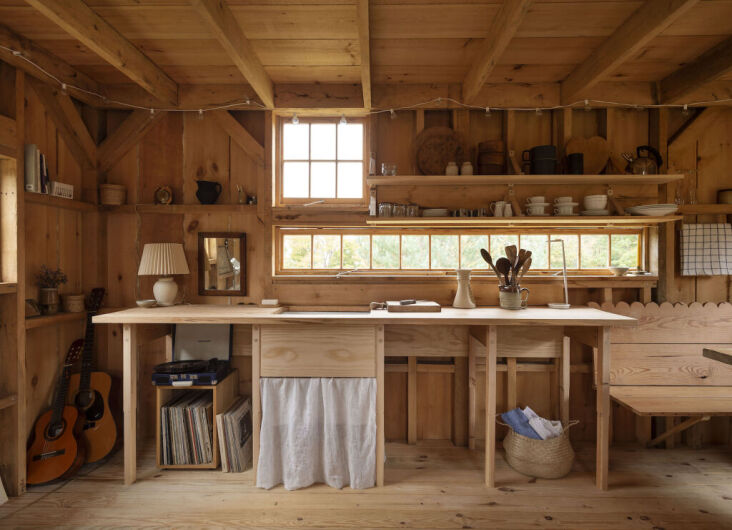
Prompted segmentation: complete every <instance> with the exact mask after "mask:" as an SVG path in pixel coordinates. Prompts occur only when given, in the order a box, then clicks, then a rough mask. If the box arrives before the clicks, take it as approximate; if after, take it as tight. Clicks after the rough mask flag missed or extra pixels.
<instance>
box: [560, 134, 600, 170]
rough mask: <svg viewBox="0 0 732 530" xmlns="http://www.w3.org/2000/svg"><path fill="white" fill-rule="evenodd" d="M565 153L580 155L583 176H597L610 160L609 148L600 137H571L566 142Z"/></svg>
mask: <svg viewBox="0 0 732 530" xmlns="http://www.w3.org/2000/svg"><path fill="white" fill-rule="evenodd" d="M565 153H566V154H568V155H571V154H572V153H582V155H583V156H582V160H583V164H584V172H585V175H599V174H600V172H601V171H602V170H603V169H605V166H606V165H607V160H608V158H610V148H609V147H608V145H607V140H605V138H603V137H602V136H593V137H592V138H579V137H576V136H575V137H573V138H570V139H569V140H568V141H567V145H566V146H565Z"/></svg>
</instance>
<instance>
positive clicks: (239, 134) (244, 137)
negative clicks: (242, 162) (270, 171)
mask: <svg viewBox="0 0 732 530" xmlns="http://www.w3.org/2000/svg"><path fill="white" fill-rule="evenodd" d="M212 113H213V115H214V117H215V118H216V120H218V122H219V125H221V127H222V128H223V129H224V130H225V131H226V133H227V134H228V135H229V136H231V139H232V140H233V141H234V142H235V143H236V144H237V145H238V146H239V147H241V148H242V149H244V151H245V152H246V153H247V154H248V155H249V156H251V157H252V158H254V159H255V160H256V161H257V162H258V163H259V164H261V165H264V147H262V144H260V143H259V142H257V140H255V139H254V137H253V136H252V135H251V134H249V131H247V130H246V129H245V128H244V126H243V125H242V124H241V123H239V122H238V121H237V120H236V118H234V116H232V115H231V113H230V112H229V111H228V110H215V111H213V112H212Z"/></svg>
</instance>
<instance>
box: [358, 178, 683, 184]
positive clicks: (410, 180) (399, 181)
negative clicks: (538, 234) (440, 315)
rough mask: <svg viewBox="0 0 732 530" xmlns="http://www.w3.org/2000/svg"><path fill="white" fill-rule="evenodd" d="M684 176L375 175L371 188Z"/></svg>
mask: <svg viewBox="0 0 732 530" xmlns="http://www.w3.org/2000/svg"><path fill="white" fill-rule="evenodd" d="M683 178H684V176H683V175H456V176H446V175H396V176H391V177H382V176H372V177H368V178H367V179H366V182H367V183H368V185H369V186H505V185H507V184H541V185H544V186H551V185H566V184H667V183H669V182H673V181H676V180H681V179H683Z"/></svg>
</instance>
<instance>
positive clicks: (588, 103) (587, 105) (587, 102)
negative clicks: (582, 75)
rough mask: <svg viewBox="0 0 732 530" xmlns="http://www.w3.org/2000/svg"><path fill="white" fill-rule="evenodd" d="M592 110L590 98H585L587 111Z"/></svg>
mask: <svg viewBox="0 0 732 530" xmlns="http://www.w3.org/2000/svg"><path fill="white" fill-rule="evenodd" d="M591 110H592V107H590V100H589V99H586V100H585V112H590V111H591Z"/></svg>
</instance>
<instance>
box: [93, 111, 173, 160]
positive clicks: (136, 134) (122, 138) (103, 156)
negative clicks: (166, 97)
mask: <svg viewBox="0 0 732 530" xmlns="http://www.w3.org/2000/svg"><path fill="white" fill-rule="evenodd" d="M163 114H164V113H163V112H156V113H155V114H150V112H149V111H147V110H135V111H133V112H132V114H130V115H129V116H128V117H127V119H126V120H125V121H123V122H122V124H121V125H120V126H119V127H117V129H116V130H115V131H114V132H113V133H112V134H111V135H109V136H108V137H107V138H106V139H105V140H104V141H103V142H102V143H101V144H100V145H99V148H98V149H97V167H98V169H99V171H100V172H101V173H106V172H107V171H109V170H110V169H112V168H113V167H114V165H115V164H116V163H117V162H119V161H120V160H121V159H122V157H123V156H125V155H126V154H127V152H128V151H129V150H130V149H132V148H133V147H134V146H135V145H137V144H138V143H139V142H140V140H142V137H143V136H145V133H146V132H147V131H148V130H149V129H150V127H152V126H153V125H154V124H155V123H156V122H157V121H158V120H159V119H160V118H162V117H163Z"/></svg>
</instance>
